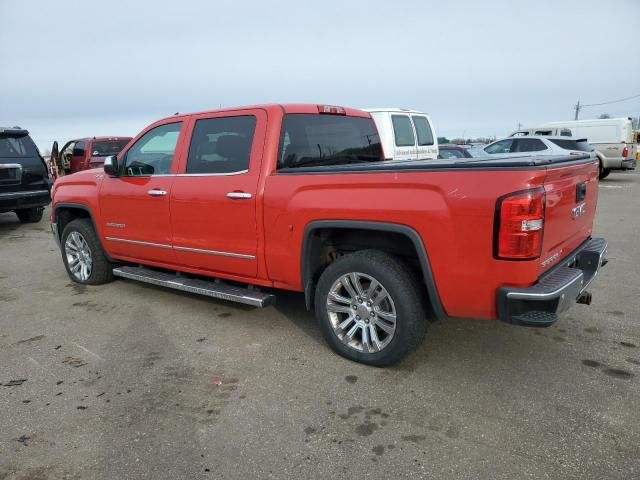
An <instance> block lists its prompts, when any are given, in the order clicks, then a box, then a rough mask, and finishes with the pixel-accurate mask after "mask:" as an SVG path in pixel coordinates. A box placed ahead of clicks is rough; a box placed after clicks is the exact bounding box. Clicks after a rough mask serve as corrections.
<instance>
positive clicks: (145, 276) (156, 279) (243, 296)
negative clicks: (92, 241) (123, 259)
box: [113, 266, 276, 307]
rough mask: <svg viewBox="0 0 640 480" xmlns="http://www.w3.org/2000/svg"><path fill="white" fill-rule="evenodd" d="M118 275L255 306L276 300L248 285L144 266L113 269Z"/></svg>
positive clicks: (270, 295)
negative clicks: (231, 283)
mask: <svg viewBox="0 0 640 480" xmlns="http://www.w3.org/2000/svg"><path fill="white" fill-rule="evenodd" d="M113 274H114V275H115V276H116V277H122V278H129V279H131V280H138V281H139V282H144V283H150V284H152V285H158V286H161V287H167V288H173V289H174V290H181V291H183V292H189V293H197V294H198V295H205V296H207V297H213V298H219V299H221V300H228V301H230V302H238V303H244V304H245V305H252V306H254V307H268V306H269V305H273V304H274V303H275V301H276V297H275V295H272V294H270V293H264V292H260V291H258V290H253V289H250V288H246V287H238V286H235V285H228V284H226V283H223V282H221V281H208V280H200V279H197V278H188V277H183V276H182V275H178V274H175V273H168V272H161V271H158V270H151V269H150V268H144V267H132V266H123V267H117V268H114V269H113Z"/></svg>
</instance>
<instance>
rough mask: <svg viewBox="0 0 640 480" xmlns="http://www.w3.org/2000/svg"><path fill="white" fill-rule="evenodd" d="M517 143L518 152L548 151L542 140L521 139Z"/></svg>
mask: <svg viewBox="0 0 640 480" xmlns="http://www.w3.org/2000/svg"><path fill="white" fill-rule="evenodd" d="M516 142H517V144H516V150H515V151H516V152H541V151H542V150H546V149H547V147H546V145H545V144H544V143H543V142H542V140H538V139H537V138H519V139H518V140H516Z"/></svg>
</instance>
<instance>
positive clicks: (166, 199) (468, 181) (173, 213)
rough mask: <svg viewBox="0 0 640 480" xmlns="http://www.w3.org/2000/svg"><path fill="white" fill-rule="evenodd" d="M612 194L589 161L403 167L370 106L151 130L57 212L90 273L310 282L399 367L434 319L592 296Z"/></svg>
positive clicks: (94, 173)
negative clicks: (384, 143) (600, 229)
mask: <svg viewBox="0 0 640 480" xmlns="http://www.w3.org/2000/svg"><path fill="white" fill-rule="evenodd" d="M597 199H598V163H597V160H594V159H592V158H590V157H589V156H588V155H584V156H580V157H576V156H560V157H548V156H547V157H543V158H536V157H526V158H506V159H500V158H490V159H482V161H473V160H471V159H470V161H466V162H459V161H455V159H454V160H452V161H448V160H437V161H433V160H431V161H425V162H420V161H389V160H385V155H384V153H383V151H382V147H381V144H380V139H379V137H378V132H377V130H376V126H375V123H374V122H373V120H372V119H371V117H370V115H369V114H368V113H366V112H363V111H360V110H355V109H349V108H342V107H334V106H326V105H306V104H304V105H265V106H256V107H241V108H232V109H225V110H218V111H210V112H203V113H196V114H187V115H176V116H172V117H168V118H165V119H163V120H160V121H158V122H156V123H154V124H152V125H150V126H149V127H147V128H146V129H144V130H143V131H142V132H141V133H140V134H139V135H138V136H137V137H136V138H135V139H134V140H133V141H132V142H130V143H129V144H128V145H127V147H126V148H125V149H124V150H123V151H122V152H121V153H120V154H119V155H117V156H111V157H107V159H106V160H105V163H104V170H97V169H95V170H90V171H87V172H81V173H78V174H76V175H71V176H68V177H64V178H62V179H60V180H59V181H58V182H56V183H55V185H54V188H53V201H52V210H51V211H52V213H51V222H52V229H53V233H54V236H55V239H56V241H57V242H58V243H59V245H60V246H61V250H62V259H63V262H64V265H65V267H66V269H67V272H68V274H69V276H70V277H71V279H72V280H73V281H75V282H79V283H87V284H102V283H105V282H108V281H111V280H112V279H113V277H114V276H119V277H125V278H130V279H135V280H139V281H142V282H148V283H152V284H155V285H161V286H165V287H169V288H174V289H179V290H183V291H188V292H193V293H198V294H203V295H209V296H211V297H216V298H222V299H225V300H231V301H237V302H242V303H246V304H250V305H256V306H266V305H269V304H270V303H272V302H273V301H274V299H275V296H274V293H273V290H272V289H284V290H294V291H299V292H304V295H305V299H306V303H307V306H308V307H309V308H311V307H313V308H314V310H315V314H316V317H317V318H318V321H319V323H320V326H321V330H322V332H323V334H324V337H325V339H326V340H327V342H328V343H329V344H330V345H331V347H333V348H334V349H335V350H336V351H337V352H338V353H340V354H341V355H344V356H345V357H348V358H350V359H353V360H356V361H359V362H363V363H367V364H371V365H388V364H391V363H393V362H395V361H397V360H399V359H400V358H402V357H403V355H405V354H406V353H407V352H408V351H410V350H411V349H412V348H414V347H415V346H416V345H417V344H418V343H419V342H420V341H421V339H422V337H423V335H424V333H425V331H426V329H427V325H428V322H427V318H428V317H432V318H439V319H442V318H446V317H470V318H477V319H486V320H492V319H500V320H502V321H505V322H509V323H513V324H520V325H530V326H531V325H533V326H547V325H551V324H553V323H554V322H555V321H556V320H557V319H558V314H559V313H560V312H563V311H564V310H566V309H568V308H569V307H570V306H571V305H572V304H573V303H575V302H576V301H578V302H580V303H590V300H591V297H590V294H589V293H588V292H587V290H586V289H587V286H588V285H589V283H590V282H591V281H592V280H593V278H594V277H595V275H596V273H597V272H598V270H599V268H600V267H601V266H603V265H605V264H606V262H607V257H606V251H607V243H606V241H605V240H604V239H597V238H592V237H591V233H592V225H593V218H594V215H595V211H596V203H597ZM214 278H215V280H213V279H214ZM263 288H268V289H269V290H266V291H265V290H263ZM178 321H188V319H187V318H183V319H179V320H178Z"/></svg>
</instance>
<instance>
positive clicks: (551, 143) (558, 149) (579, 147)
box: [483, 135, 593, 157]
mask: <svg viewBox="0 0 640 480" xmlns="http://www.w3.org/2000/svg"><path fill="white" fill-rule="evenodd" d="M483 151H484V153H485V154H486V155H489V156H491V155H500V156H501V157H509V156H514V157H523V156H529V155H531V156H533V155H535V156H539V155H585V154H591V155H593V153H591V152H592V151H593V148H591V146H590V145H589V143H588V142H587V139H586V138H581V139H575V138H570V137H551V136H546V135H545V136H542V135H528V136H526V137H509V138H505V139H503V140H498V141H496V142H493V143H490V144H489V145H487V146H486V147H484V149H483Z"/></svg>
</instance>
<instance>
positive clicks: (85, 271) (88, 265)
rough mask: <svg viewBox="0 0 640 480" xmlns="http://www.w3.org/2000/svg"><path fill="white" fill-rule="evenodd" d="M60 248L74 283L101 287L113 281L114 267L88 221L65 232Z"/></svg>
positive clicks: (81, 220) (79, 220) (77, 222)
mask: <svg viewBox="0 0 640 480" xmlns="http://www.w3.org/2000/svg"><path fill="white" fill-rule="evenodd" d="M60 245H61V246H62V260H63V262H64V266H65V267H66V269H67V273H68V274H69V277H71V280H73V281H74V282H78V283H86V284H89V285H101V284H103V283H108V282H110V281H111V280H113V273H112V268H113V266H112V265H111V262H109V260H108V259H107V256H106V254H105V253H104V250H103V249H102V245H101V244H100V240H99V239H98V236H97V235H96V232H95V230H94V229H93V224H92V223H91V220H89V219H88V218H77V219H75V220H72V221H71V222H69V223H68V224H67V226H66V227H65V228H64V231H63V232H62V238H61V239H60Z"/></svg>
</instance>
